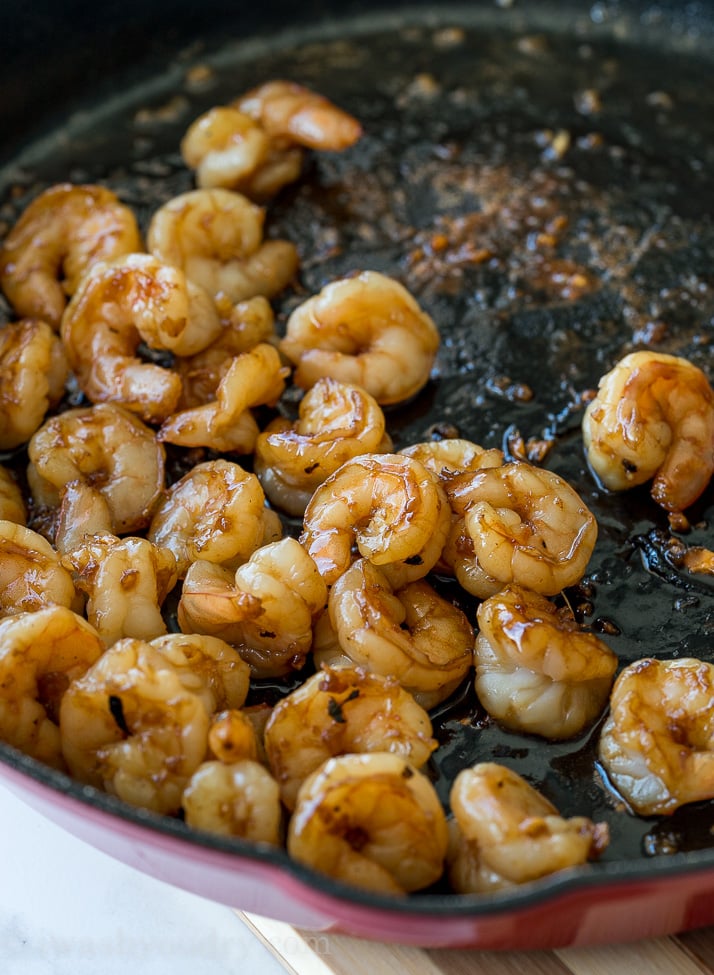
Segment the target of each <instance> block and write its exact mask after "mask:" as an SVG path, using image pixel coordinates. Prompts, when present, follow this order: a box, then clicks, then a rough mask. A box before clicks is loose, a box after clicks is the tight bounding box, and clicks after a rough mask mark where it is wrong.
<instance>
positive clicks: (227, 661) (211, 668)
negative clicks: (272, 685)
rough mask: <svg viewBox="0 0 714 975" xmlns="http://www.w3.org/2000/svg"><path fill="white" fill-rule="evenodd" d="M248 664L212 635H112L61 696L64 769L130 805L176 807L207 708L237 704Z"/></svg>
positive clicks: (204, 740)
mask: <svg viewBox="0 0 714 975" xmlns="http://www.w3.org/2000/svg"><path fill="white" fill-rule="evenodd" d="M246 671H247V667H245V665H244V664H243V663H242V661H241V660H240V658H239V657H238V655H237V654H236V653H235V651H233V650H232V649H231V648H230V647H228V646H227V645H226V644H224V643H223V642H222V641H219V640H212V639H211V638H210V637H202V638H197V637H185V636H183V635H181V634H168V635H166V636H163V637H159V638H158V639H156V640H153V641H152V642H151V643H146V642H144V641H142V640H136V639H132V638H128V637H127V638H125V639H122V640H119V641H118V642H117V643H115V644H114V645H113V646H111V647H110V648H109V649H108V650H106V651H105V652H104V653H103V654H102V656H101V657H100V658H99V660H98V661H97V662H96V663H95V664H94V665H93V666H92V667H90V668H89V670H88V671H87V672H86V673H85V674H84V676H83V677H81V678H79V679H77V680H74V681H73V682H72V683H71V684H70V686H69V688H68V689H67V691H66V692H65V694H64V697H63V698H62V702H61V705H60V721H59V724H60V735H61V740H62V753H63V755H64V758H65V761H66V763H67V766H68V768H69V771H70V774H71V775H72V776H73V777H74V778H76V779H78V780H79V781H80V782H86V783H88V784H90V785H94V786H96V787H97V788H103V789H105V790H106V791H107V792H110V793H112V794H113V795H117V796H118V797H119V798H120V799H123V800H124V801H125V802H129V803H132V804H133V805H137V806H142V807H144V808H146V809H152V810H154V811H155V812H159V813H168V814H172V813H176V812H178V810H179V808H180V806H181V797H182V795H183V791H184V789H185V788H186V786H187V785H188V782H189V780H190V778H191V776H192V775H193V773H194V772H195V771H196V769H197V768H198V767H199V765H200V764H201V762H202V761H203V760H204V759H205V757H206V751H207V745H208V731H209V722H210V714H211V713H213V711H215V710H216V709H217V708H218V707H225V706H226V704H227V703H228V705H229V706H233V707H240V706H241V705H242V703H243V700H244V699H245V694H246V693H247V690H248V675H247V673H246Z"/></svg>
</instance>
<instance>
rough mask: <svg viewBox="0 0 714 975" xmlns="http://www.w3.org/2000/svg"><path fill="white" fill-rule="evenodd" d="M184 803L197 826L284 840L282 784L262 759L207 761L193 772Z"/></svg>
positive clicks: (264, 839)
mask: <svg viewBox="0 0 714 975" xmlns="http://www.w3.org/2000/svg"><path fill="white" fill-rule="evenodd" d="M181 806H182V808H183V811H184V818H185V821H186V823H187V824H188V825H189V826H191V827H192V828H193V829H204V830H207V831H208V832H209V833H217V834H218V835H219V836H240V837H242V838H243V839H246V840H252V841H253V842H254V843H270V844H272V845H274V846H279V845H280V843H281V834H282V816H283V814H282V807H281V805H280V794H279V790H278V784H277V782H276V781H275V780H274V779H273V777H272V776H271V774H270V772H268V771H267V769H265V768H263V766H262V765H260V763H259V762H252V761H249V760H247V759H244V760H243V761H240V762H236V763H234V764H232V765H224V764H223V762H203V764H201V765H199V767H198V768H197V769H196V771H195V772H194V773H193V775H192V776H191V778H190V780H189V783H188V785H187V786H186V788H185V790H184V793H183V797H182V800H181Z"/></svg>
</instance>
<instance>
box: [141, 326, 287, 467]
mask: <svg viewBox="0 0 714 975" xmlns="http://www.w3.org/2000/svg"><path fill="white" fill-rule="evenodd" d="M289 372H290V370H289V369H287V368H286V367H285V366H283V365H282V363H281V361H280V356H279V355H278V353H277V351H276V350H275V349H274V348H273V346H272V345H268V344H267V343H261V344H260V345H257V346H256V347H255V348H254V349H252V350H251V351H250V352H245V353H243V354H242V355H239V356H236V357H235V358H234V359H232V360H231V364H230V366H229V367H228V369H227V370H226V372H225V374H224V376H223V378H222V379H221V381H220V383H219V385H218V389H217V391H216V399H215V400H214V401H213V402H211V403H207V404H205V405H204V406H196V407H194V408H192V409H188V410H181V411H180V412H178V413H174V414H173V415H172V416H170V417H169V418H168V419H167V420H166V421H165V422H164V423H163V424H162V426H161V429H160V430H159V433H158V437H159V440H160V441H162V442H164V443H172V444H179V445H180V446H183V447H210V448H212V449H213V450H218V451H221V452H223V451H226V452H228V451H230V452H235V453H240V454H249V453H251V452H252V450H253V447H254V446H255V441H256V439H257V437H258V433H259V429H258V425H257V423H256V422H255V418H254V417H253V414H252V413H251V409H252V408H253V407H255V406H262V405H270V406H274V405H275V403H277V401H278V399H279V398H280V396H281V394H282V392H283V390H284V389H285V378H286V376H287V375H288V374H289Z"/></svg>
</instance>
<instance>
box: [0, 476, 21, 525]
mask: <svg viewBox="0 0 714 975" xmlns="http://www.w3.org/2000/svg"><path fill="white" fill-rule="evenodd" d="M0 521H12V522H14V523H15V524H16V525H25V524H26V523H27V508H26V507H25V499H24V498H23V496H22V491H21V490H20V485H19V484H18V483H17V481H16V480H15V478H14V477H13V475H12V474H11V473H10V471H9V470H8V469H7V468H6V467H2V465H0Z"/></svg>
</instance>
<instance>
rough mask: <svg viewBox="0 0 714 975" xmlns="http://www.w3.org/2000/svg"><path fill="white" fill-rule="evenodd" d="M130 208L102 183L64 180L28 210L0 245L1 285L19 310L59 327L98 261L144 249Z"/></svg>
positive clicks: (22, 313)
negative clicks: (69, 298)
mask: <svg viewBox="0 0 714 975" xmlns="http://www.w3.org/2000/svg"><path fill="white" fill-rule="evenodd" d="M141 249H142V247H141V236H140V233H139V228H138V225H137V222H136V218H135V217H134V214H133V213H132V211H131V210H130V209H129V208H128V207H126V206H124V204H123V203H120V201H119V199H118V198H117V196H116V195H115V194H114V193H112V192H111V190H108V189H106V188H105V187H103V186H92V185H84V186H73V185H71V184H70V183H60V184H59V185H57V186H51V187H50V188H49V189H47V190H45V191H44V192H43V193H40V195H39V196H38V197H36V198H35V199H34V200H33V201H32V202H31V203H30V204H29V206H28V207H27V208H26V209H25V211H24V212H23V214H22V216H21V217H20V219H19V220H18V221H17V223H16V224H15V226H14V227H13V228H12V230H11V231H10V233H9V234H8V235H7V237H6V238H5V242H4V244H3V245H2V248H0V287H2V290H3V291H4V292H5V294H6V296H7V298H8V300H9V302H10V304H11V305H12V306H13V307H14V308H15V311H16V312H17V313H18V315H24V316H27V317H29V318H41V319H43V320H44V321H46V322H48V323H49V324H50V325H52V326H53V327H55V328H57V327H58V326H59V323H60V319H61V318H62V313H63V311H64V309H65V305H66V304H67V296H68V295H72V294H74V292H75V291H76V290H77V286H78V285H79V282H80V279H81V278H82V277H83V275H84V274H85V272H86V271H87V270H88V269H89V268H90V267H91V266H92V264H95V263H96V262H97V261H108V260H112V259H113V258H115V257H120V256H122V255H124V254H131V253H132V252H133V251H140V250H141Z"/></svg>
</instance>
